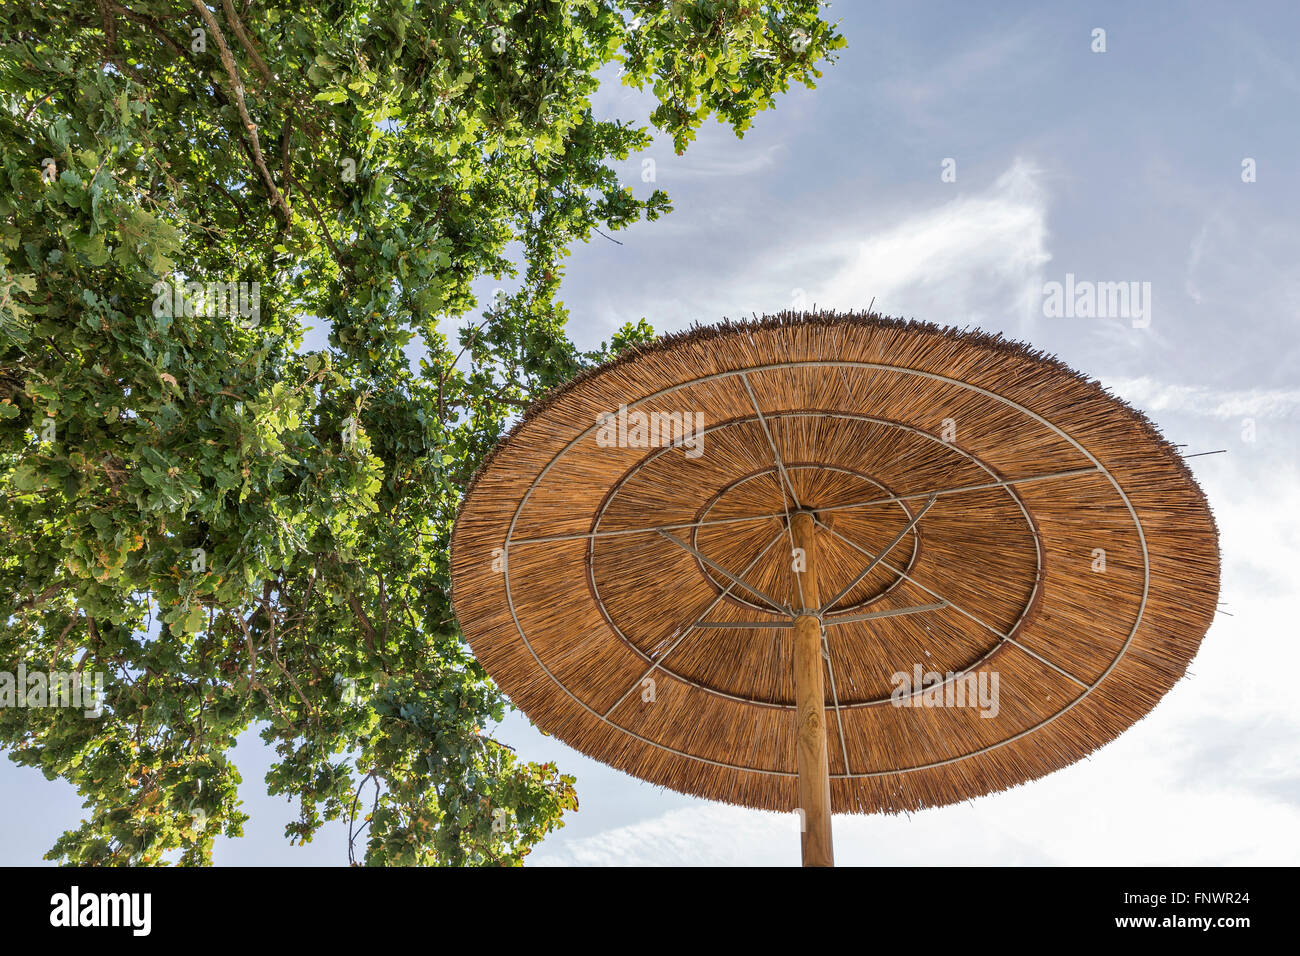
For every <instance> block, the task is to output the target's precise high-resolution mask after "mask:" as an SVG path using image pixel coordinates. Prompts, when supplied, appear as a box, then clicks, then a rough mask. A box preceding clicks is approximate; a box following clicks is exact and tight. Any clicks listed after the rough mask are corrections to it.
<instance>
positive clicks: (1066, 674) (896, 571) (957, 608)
mask: <svg viewBox="0 0 1300 956" xmlns="http://www.w3.org/2000/svg"><path fill="white" fill-rule="evenodd" d="M814 520H816V519H814ZM817 523H818V524H820V525H821V526H822V527H823V528H825V529H826V530H827V531H828V532H829V533H830V534H833V535H834V536H835V537H837V538H839V539H840V540H841V541H843V542H844V543H845V544H847V545H848V546H849V547H851V548H856V549H857V550H858V551H861V552H862V553H863V554H865V555H866V556H867V557H869V558H870V557H875V555H873V554H872V553H871V552H870V551H868V550H867V549H866V548H864V547H862V545H860V544H858V543H856V542H854V541H850V540H849V539H848V538H846V537H844V535H842V534H840V533H839V532H838V531H836V530H835V529H834V528H832V527H829V526H828V525H825V524H822V522H820V521H818V522H817ZM880 563H881V564H883V565H884V566H885V567H886V568H888V569H889V570H890V571H892V572H893V573H894V574H897V575H898V576H900V577H902V578H903V579H904V580H907V581H910V582H911V583H912V584H915V585H916V586H917V587H918V588H920V589H921V590H922V591H924V592H925V593H926V594H928V595H930V596H931V597H936V598H938V599H939V600H940V601H942V602H943V603H944V604H946V605H947V606H948V607H950V608H952V609H953V610H954V611H956V612H957V613H958V614H961V615H962V616H963V617H968V618H970V619H971V620H972V621H974V622H975V623H976V624H978V625H979V626H980V627H982V628H984V629H985V630H988V631H991V632H992V633H993V634H996V635H997V636H998V637H1000V638H1001V639H1002V640H1004V641H1006V642H1007V643H1008V644H1013V645H1015V646H1016V647H1018V648H1020V649H1021V650H1022V651H1024V652H1025V653H1026V654H1028V655H1029V656H1030V657H1032V658H1034V659H1035V660H1037V661H1038V662H1039V663H1041V664H1044V665H1045V666H1047V667H1050V668H1051V669H1052V670H1054V671H1056V672H1057V673H1058V674H1060V675H1061V676H1062V677H1066V678H1068V679H1070V680H1072V681H1074V683H1076V684H1078V685H1079V686H1080V687H1088V686H1089V685H1088V684H1086V683H1084V682H1083V681H1081V680H1079V678H1077V677H1075V676H1074V675H1073V674H1071V673H1070V672H1069V671H1067V670H1065V669H1064V668H1061V667H1057V666H1056V665H1055V664H1053V663H1052V662H1051V661H1049V660H1048V659H1047V658H1046V657H1044V656H1043V655H1042V654H1039V653H1038V652H1037V651H1032V650H1030V649H1029V648H1027V647H1025V645H1023V644H1021V643H1020V642H1019V641H1017V640H1016V639H1015V638H1013V637H1012V636H1011V635H1010V634H1003V633H1002V632H1001V631H999V630H998V629H997V628H996V627H994V626H993V625H991V624H985V623H984V622H983V621H981V620H980V619H979V618H977V617H976V616H975V615H974V614H971V613H970V612H969V611H967V610H965V609H964V608H962V607H960V606H959V605H957V604H953V603H952V601H949V600H948V599H947V598H945V597H944V596H943V595H942V594H939V593H938V592H937V591H933V590H931V589H930V588H928V587H926V586H925V585H924V584H922V583H921V582H920V581H918V580H916V578H914V577H911V576H910V575H908V574H906V573H905V572H903V571H900V570H899V569H898V568H896V567H894V566H893V565H892V564H890V563H889V562H888V561H886V560H884V559H883V558H881V560H880Z"/></svg>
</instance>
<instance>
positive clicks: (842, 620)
mask: <svg viewBox="0 0 1300 956" xmlns="http://www.w3.org/2000/svg"><path fill="white" fill-rule="evenodd" d="M946 607H949V604H948V602H947V601H941V602H939V603H938V604H916V605H913V606H912V607H896V608H892V609H891V610H888V611H871V612H869V613H866V614H847V615H845V616H844V617H828V618H825V619H824V620H823V622H822V623H824V624H825V625H826V626H827V627H830V626H831V625H832V624H852V623H853V622H854V621H875V620H878V619H879V618H882V617H899V616H901V615H903V614H920V613H921V612H922V611H942V610H943V609H944V608H946Z"/></svg>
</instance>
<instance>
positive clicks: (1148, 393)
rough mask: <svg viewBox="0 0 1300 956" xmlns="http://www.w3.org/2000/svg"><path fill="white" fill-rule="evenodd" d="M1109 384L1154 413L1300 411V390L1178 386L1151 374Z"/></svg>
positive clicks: (1233, 414) (1267, 413)
mask: <svg viewBox="0 0 1300 956" xmlns="http://www.w3.org/2000/svg"><path fill="white" fill-rule="evenodd" d="M1106 384H1107V385H1108V386H1109V387H1110V388H1111V389H1112V390H1113V391H1114V392H1116V393H1117V394H1119V395H1121V396H1122V397H1123V398H1124V399H1125V400H1127V401H1129V402H1132V403H1133V404H1135V405H1137V406H1138V407H1140V408H1142V409H1145V410H1146V411H1148V412H1151V413H1159V412H1178V413H1182V414H1188V415H1199V416H1203V417H1206V418H1240V417H1243V416H1258V417H1261V418H1268V417H1282V416H1286V415H1293V414H1295V413H1296V412H1300V389H1282V388H1248V389H1225V388H1211V387H1209V386H1205V385H1175V384H1171V383H1169V382H1162V381H1159V380H1158V379H1155V378H1151V377H1149V376H1143V377H1141V378H1125V379H1115V380H1108V381H1107V382H1106Z"/></svg>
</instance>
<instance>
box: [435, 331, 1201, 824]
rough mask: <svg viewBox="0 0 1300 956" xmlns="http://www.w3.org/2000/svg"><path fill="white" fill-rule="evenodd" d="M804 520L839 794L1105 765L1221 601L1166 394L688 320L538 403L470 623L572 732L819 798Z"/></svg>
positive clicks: (895, 804)
mask: <svg viewBox="0 0 1300 956" xmlns="http://www.w3.org/2000/svg"><path fill="white" fill-rule="evenodd" d="M623 408H625V409H626V414H624V413H623V412H622V411H621V409H623ZM638 412H641V413H645V419H644V420H643V419H639V418H638V417H637V415H636V413H638ZM652 413H659V415H658V416H657V417H656V416H654V415H653V414H652ZM685 414H689V415H691V416H695V415H697V414H698V415H700V416H702V420H701V419H697V418H694V417H691V418H685V419H683V418H682V416H683V415H685ZM609 415H613V416H614V417H613V419H610V418H609V417H608V416H609ZM674 415H675V416H677V417H676V418H673V417H672V416H674ZM602 416H606V417H604V418H602ZM643 422H645V423H653V425H654V426H657V428H658V431H659V434H657V435H654V434H650V435H646V434H644V433H643V432H642V431H638V427H637V426H638V425H639V424H642V423H643ZM681 424H684V425H685V426H686V431H685V432H684V433H683V432H682V431H674V430H673V429H674V428H679V427H680V425H681ZM691 426H697V427H696V428H695V429H694V430H692V429H691ZM620 427H621V428H622V429H623V430H622V431H621V432H620V431H619V429H620ZM665 431H666V432H668V434H667V435H665V434H664V432H665ZM642 438H645V439H647V440H649V442H652V443H647V442H642V441H640V439H642ZM674 438H677V439H679V441H678V442H677V444H675V445H674V444H668V445H665V444H663V443H664V442H666V441H671V440H672V439H674ZM681 439H684V440H681ZM936 492H937V494H936ZM799 508H803V509H810V510H812V511H813V512H814V515H815V517H816V520H817V524H816V547H817V552H818V564H819V569H820V570H819V576H820V580H821V589H820V590H821V595H822V597H823V599H825V600H826V602H827V603H826V605H825V606H824V607H823V608H821V614H822V620H823V624H824V627H825V649H826V652H827V670H826V707H827V713H826V726H827V728H828V730H827V732H828V749H829V755H830V757H829V759H830V774H831V792H832V802H833V807H834V809H835V811H836V812H872V811H900V810H913V809H918V808H922V807H927V806H938V805H942V804H947V803H951V802H954V801H957V800H961V799H965V798H968V797H972V796H977V795H980V794H985V793H990V792H993V791H997V790H1001V789H1004V788H1007V787H1010V786H1013V785H1015V784H1018V783H1023V782H1025V781H1027V780H1031V779H1033V778H1036V777H1040V776H1042V775H1044V774H1047V773H1050V772H1052V771H1053V770H1057V769H1059V768H1061V767H1064V766H1066V765H1068V764H1070V763H1072V762H1074V761H1076V760H1078V759H1080V758H1081V757H1083V756H1085V755H1086V754H1088V753H1090V752H1091V751H1093V750H1095V749H1096V748H1097V747H1099V746H1101V745H1102V744H1104V743H1106V742H1108V741H1110V740H1112V739H1113V738H1114V737H1116V736H1117V735H1118V734H1119V733H1121V732H1122V731H1123V730H1125V729H1126V728H1127V727H1129V726H1130V725H1132V724H1133V723H1134V722H1135V721H1137V720H1138V719H1140V718H1141V717H1142V716H1143V715H1145V714H1146V713H1147V712H1148V711H1150V710H1151V708H1152V707H1154V706H1155V704H1156V702H1157V701H1159V700H1160V698H1161V697H1162V696H1163V695H1164V694H1165V693H1166V692H1167V691H1168V690H1169V689H1170V688H1171V687H1172V686H1173V684H1174V682H1175V681H1177V680H1178V679H1179V678H1180V677H1181V676H1182V675H1183V674H1184V672H1185V670H1186V667H1187V664H1188V662H1189V661H1190V660H1191V658H1192V657H1193V656H1194V655H1195V653H1196V650H1197V647H1198V645H1199V643H1200V641H1201V638H1202V636H1203V635H1204V634H1205V631H1206V629H1207V628H1208V627H1209V624H1210V621H1211V619H1212V617H1213V614H1214V610H1215V605H1216V601H1217V594H1218V579H1219V555H1218V543H1217V534H1216V530H1215V526H1214V521H1213V518H1212V516H1211V514H1210V511H1209V509H1208V507H1207V505H1206V502H1205V499H1204V497H1203V495H1202V494H1201V491H1200V489H1199V488H1198V487H1197V486H1196V484H1195V482H1194V481H1193V480H1192V478H1191V476H1190V473H1189V472H1188V469H1187V467H1186V465H1185V463H1184V462H1183V460H1182V458H1181V457H1180V456H1179V455H1178V454H1177V452H1176V451H1175V450H1174V449H1173V447H1171V446H1170V445H1169V444H1168V443H1167V442H1165V441H1164V439H1163V438H1161V437H1160V435H1159V434H1158V433H1157V432H1156V430H1155V429H1154V428H1153V427H1152V426H1151V424H1150V423H1149V422H1148V421H1147V420H1146V419H1145V418H1144V417H1143V416H1142V415H1141V414H1140V413H1139V412H1137V411H1135V410H1133V409H1131V408H1129V407H1128V406H1126V405H1125V404H1123V403H1122V402H1120V401H1119V400H1117V399H1115V398H1114V397H1112V396H1110V395H1108V394H1106V392H1105V391H1103V390H1102V389H1101V387H1100V386H1099V385H1098V384H1097V383H1095V382H1090V381H1088V380H1086V379H1084V378H1083V377H1081V376H1080V375H1078V374H1077V373H1075V372H1073V371H1071V370H1070V369H1069V368H1068V367H1066V366H1065V365H1064V364H1062V363H1061V362H1059V361H1057V360H1055V359H1053V358H1051V357H1049V356H1046V355H1044V354H1042V353H1038V352H1035V351H1033V350H1031V349H1029V348H1027V347H1026V346H1023V345H1021V344H1018V343H1014V342H1009V341H1006V340H1004V339H1002V338H1001V337H998V336H990V335H985V334H982V333H969V332H961V331H957V330H953V329H943V328H939V327H937V326H933V325H928V324H923V323H913V322H902V321H898V320H891V319H884V318H881V317H879V316H876V315H857V314H833V313H818V314H808V315H805V314H793V313H782V314H780V315H777V316H771V317H765V318H763V319H759V320H756V321H754V322H741V323H725V324H723V325H720V326H716V327H700V328H695V329H692V330H690V331H688V332H685V333H681V334H678V335H672V336H668V337H665V338H663V339H661V340H660V341H658V342H656V343H654V344H653V345H650V346H646V347H643V348H639V349H636V350H634V351H632V352H630V353H628V354H625V355H623V356H620V358H619V359H618V360H617V361H614V362H612V363H610V364H608V365H607V366H604V367H601V368H599V369H595V370H593V371H591V372H589V373H586V374H584V375H583V376H581V377H580V378H579V379H577V380H575V381H573V382H571V383H569V384H568V385H566V386H565V387H563V388H562V389H559V390H558V391H556V392H554V393H553V394H551V395H549V396H547V397H546V398H545V399H544V400H542V401H541V402H538V403H537V404H535V405H534V406H533V407H532V408H531V409H529V411H528V413H527V414H526V416H525V417H524V418H523V420H522V421H521V422H520V423H519V424H518V425H517V426H516V427H515V428H514V430H513V431H512V433H511V434H510V435H509V436H508V437H506V438H505V439H503V441H502V442H501V444H500V445H499V446H498V447H497V449H496V450H495V451H494V453H493V455H492V456H490V458H489V459H488V461H487V462H485V464H484V465H483V467H482V468H481V469H480V471H479V473H478V474H477V475H476V476H475V480H474V482H473V483H472V484H471V487H470V489H469V491H468V492H467V495H466V498H465V501H464V503H463V505H462V509H461V514H460V515H459V517H458V520H457V523H456V528H455V532H454V535H453V539H452V573H453V600H454V603H455V608H456V613H457V616H458V618H459V621H460V624H461V627H462V629H463V631H464V633H465V636H466V637H467V638H468V640H469V642H470V644H471V646H472V648H473V650H474V653H475V654H476V656H477V657H478V658H479V660H480V661H482V663H483V664H484V665H485V666H486V668H487V669H488V671H489V672H490V673H491V674H492V676H493V678H494V679H495V680H496V681H497V682H498V684H499V685H500V686H501V687H502V689H503V690H504V691H505V692H506V693H507V694H508V695H509V696H510V697H511V699H512V700H513V701H514V702H515V703H516V704H517V705H518V706H519V707H520V708H521V709H522V710H524V712H525V713H527V714H528V716H529V717H530V718H531V719H532V720H533V721H534V722H535V723H536V724H538V726H540V727H541V728H542V729H543V730H545V731H547V732H549V733H551V734H554V735H555V736H557V737H559V738H561V739H563V740H564V741H566V742H568V743H569V744H571V745H572V746H574V747H576V748H577V749H578V750H580V751H582V752H584V753H586V754H590V755H591V756H593V757H595V758H597V759H599V760H602V761H604V762H605V763H608V764H610V765H612V766H614V767H618V768H619V769H622V770H625V771H627V772H628V773H631V774H634V775H636V776H638V777H640V778H642V779H645V780H648V781H651V782H654V783H657V784H662V785H664V786H668V787H671V788H673V789H675V790H680V791H682V792H685V793H692V794H699V795H702V796H705V797H709V798H712V799H717V800H724V801H728V802H731V803H738V804H743V805H747V806H752V807H760V808H765V809H772V810H789V809H792V808H794V807H795V805H796V802H797V801H796V797H795V774H796V767H795V751H794V718H793V713H794V711H793V703H794V688H793V681H792V677H791V668H790V658H791V639H792V631H791V629H790V628H789V626H788V623H789V620H790V618H789V614H790V612H791V611H792V610H798V609H799V608H800V607H801V602H800V596H799V594H798V593H797V585H796V577H795V575H794V574H793V573H792V572H791V553H790V547H789V528H788V520H787V515H788V514H789V513H791V512H792V511H793V510H796V509H799ZM864 572H866V573H865V574H864ZM890 612H896V613H890ZM898 612H901V613H898ZM868 615H870V616H868ZM753 625H757V626H753ZM918 668H919V669H920V671H921V672H922V673H923V674H925V673H931V672H932V673H937V674H939V675H941V676H942V679H943V681H944V684H943V689H941V690H940V691H938V692H936V691H933V690H932V691H930V692H929V695H928V696H927V695H925V694H918V693H916V691H917V690H918V688H915V687H912V688H910V691H911V693H909V692H908V691H909V688H907V687H906V686H905V685H903V684H901V683H900V681H899V680H898V679H897V675H898V674H900V673H901V674H906V675H908V678H909V679H911V678H912V677H913V676H914V675H915V674H916V671H917V669H918ZM950 674H951V675H953V676H951V677H949V675H950ZM995 675H996V697H997V704H996V713H995V714H993V713H990V711H992V710H993V709H994V708H993V707H992V706H991V696H992V693H993V691H992V688H993V687H994V676H995ZM928 680H932V678H928ZM958 685H961V687H962V689H963V691H964V692H965V693H964V694H963V696H964V697H965V698H966V703H965V705H964V706H963V705H961V704H959V703H958V702H957V698H956V692H957V687H958ZM900 688H901V689H900ZM981 690H982V691H983V693H984V694H985V696H984V697H983V698H980V697H979V694H980V691H981ZM936 693H937V694H938V695H939V701H940V703H941V704H942V705H941V706H932V705H933V704H934V700H935V695H936ZM945 695H946V696H945ZM972 699H973V700H974V703H971V700H972ZM927 700H928V701H929V703H930V704H931V705H926V701H927ZM903 701H908V702H909V703H910V704H911V706H897V704H899V703H901V702H903Z"/></svg>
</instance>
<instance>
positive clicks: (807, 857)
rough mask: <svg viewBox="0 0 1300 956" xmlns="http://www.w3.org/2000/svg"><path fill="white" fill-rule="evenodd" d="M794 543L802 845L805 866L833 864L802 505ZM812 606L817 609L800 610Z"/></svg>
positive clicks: (821, 686) (813, 590)
mask: <svg viewBox="0 0 1300 956" xmlns="http://www.w3.org/2000/svg"><path fill="white" fill-rule="evenodd" d="M790 527H791V530H792V531H793V536H794V546H795V547H796V548H802V549H803V571H802V573H800V572H799V571H798V567H799V564H798V563H797V559H796V564H795V574H796V577H797V580H798V582H799V588H798V589H797V590H796V592H795V600H796V602H797V601H798V600H799V597H800V594H802V597H803V608H796V609H795V614H796V617H795V619H794V696H795V721H796V723H795V735H796V736H795V746H796V750H797V763H798V768H799V807H800V809H801V810H802V811H803V834H802V837H801V845H802V850H803V865H804V866H834V865H835V854H834V851H833V849H832V846H831V775H830V767H829V765H828V764H827V762H826V691H825V683H824V681H823V678H822V674H823V670H822V622H821V620H820V619H818V618H817V617H816V616H815V612H816V611H817V609H818V607H819V606H820V604H821V599H820V595H819V593H818V590H817V543H816V541H815V540H814V538H813V532H814V525H813V516H812V514H811V513H810V512H807V511H800V512H798V513H797V514H794V515H792V516H791V518H790ZM800 611H811V612H814V613H800Z"/></svg>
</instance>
